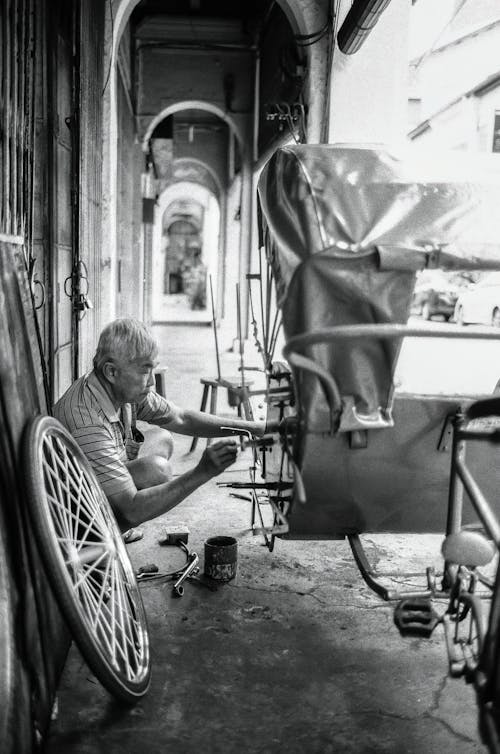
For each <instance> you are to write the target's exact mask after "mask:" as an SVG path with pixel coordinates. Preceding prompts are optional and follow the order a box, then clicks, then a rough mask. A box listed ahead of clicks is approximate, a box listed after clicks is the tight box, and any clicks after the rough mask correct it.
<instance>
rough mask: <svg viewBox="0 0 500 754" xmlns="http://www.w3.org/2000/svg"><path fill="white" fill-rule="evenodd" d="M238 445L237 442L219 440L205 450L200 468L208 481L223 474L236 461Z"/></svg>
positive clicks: (199, 464)
mask: <svg viewBox="0 0 500 754" xmlns="http://www.w3.org/2000/svg"><path fill="white" fill-rule="evenodd" d="M237 455H238V443H237V442H236V441H235V440H218V441H217V442H214V443H212V444H211V445H209V446H208V448H205V450H204V451H203V455H202V457H201V458H200V461H199V463H198V468H199V469H200V470H201V471H202V472H203V473H204V474H206V476H207V478H208V479H211V478H212V477H214V476H218V475H219V474H222V472H223V471H225V469H227V468H228V466H231V464H233V463H234V462H235V461H236V456H237Z"/></svg>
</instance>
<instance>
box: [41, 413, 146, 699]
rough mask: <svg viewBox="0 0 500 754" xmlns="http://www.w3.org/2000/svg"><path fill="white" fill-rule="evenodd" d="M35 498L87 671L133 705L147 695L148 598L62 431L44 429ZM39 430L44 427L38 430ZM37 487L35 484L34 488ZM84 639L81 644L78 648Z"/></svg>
mask: <svg viewBox="0 0 500 754" xmlns="http://www.w3.org/2000/svg"><path fill="white" fill-rule="evenodd" d="M38 424H39V425H44V426H42V428H41V431H38V432H37V434H38V443H37V445H38V452H36V453H34V454H33V458H32V459H31V464H32V466H31V479H32V487H33V486H34V487H35V488H36V490H35V489H32V490H31V492H32V493H35V494H32V495H31V497H32V499H33V497H36V498H38V500H37V502H38V505H36V504H35V505H33V506H32V509H33V511H34V513H35V516H34V519H35V530H36V532H37V534H38V536H39V537H41V544H42V548H41V550H42V554H43V553H45V558H44V559H45V560H46V561H48V566H49V569H48V570H49V574H50V573H51V572H52V574H53V573H54V570H55V571H56V572H57V574H58V578H57V579H56V588H55V591H56V597H58V592H59V596H61V597H62V604H61V607H62V610H63V613H64V614H65V617H66V618H67V620H68V623H69V624H70V627H71V628H72V630H73V634H74V637H75V640H76V641H77V643H78V644H79V646H80V650H81V651H82V654H83V655H84V657H85V659H86V660H87V662H88V664H89V666H90V667H91V669H92V670H93V672H94V673H95V675H96V676H97V677H98V679H99V680H100V681H101V682H102V683H103V685H104V686H106V687H107V688H108V690H109V691H111V692H112V693H114V694H115V695H117V696H118V697H120V698H122V699H126V700H127V701H129V700H131V699H132V698H133V697H134V696H137V697H139V696H142V695H143V694H144V693H145V691H146V690H147V685H148V681H149V672H150V658H149V638H148V631H147V625H146V620H145V614H144V608H143V605H142V599H141V596H140V593H139V590H138V587H137V582H136V579H135V575H134V571H133V568H132V565H131V563H130V560H129V558H128V554H127V552H126V549H125V546H124V543H123V541H122V537H121V533H120V530H119V528H118V526H117V524H116V521H115V519H114V516H113V513H112V511H111V509H110V507H109V503H108V501H107V499H106V497H105V495H104V493H103V492H102V490H101V488H100V486H99V484H98V482H97V480H96V479H95V476H94V474H93V472H92V470H91V468H90V466H88V464H87V461H86V459H85V457H84V456H83V454H81V451H80V449H79V448H78V446H77V445H76V444H75V443H74V441H73V440H72V438H71V437H70V436H69V435H68V433H66V431H65V430H64V428H63V427H62V425H60V426H59V427H58V426H57V425H58V424H59V423H58V422H56V421H55V420H54V419H48V418H47V417H44V418H43V419H42V420H41V421H39V423H38ZM38 429H40V426H39V427H38ZM33 482H34V484H33ZM79 639H80V641H79Z"/></svg>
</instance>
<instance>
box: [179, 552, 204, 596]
mask: <svg viewBox="0 0 500 754" xmlns="http://www.w3.org/2000/svg"><path fill="white" fill-rule="evenodd" d="M199 562H200V559H199V557H198V555H197V554H196V553H195V552H191V553H189V562H188V564H187V566H186V567H185V568H184V569H183V570H182V571H179V574H180V575H179V578H178V579H177V581H176V582H175V583H174V586H173V594H174V596H175V597H182V595H183V594H184V586H183V582H184V581H185V580H186V579H188V578H189V577H190V576H195V575H196V574H197V573H198V572H199V570H200V567H199Z"/></svg>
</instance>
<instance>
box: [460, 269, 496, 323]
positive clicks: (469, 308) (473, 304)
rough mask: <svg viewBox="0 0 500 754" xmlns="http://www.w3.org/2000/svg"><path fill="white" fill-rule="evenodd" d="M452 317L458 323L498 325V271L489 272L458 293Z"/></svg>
mask: <svg viewBox="0 0 500 754" xmlns="http://www.w3.org/2000/svg"><path fill="white" fill-rule="evenodd" d="M454 319H455V322H457V323H458V324H459V325H472V324H474V325H492V326H493V327H500V272H491V273H490V274H489V275H486V276H485V277H484V278H483V279H482V280H480V281H479V283H475V284H474V285H471V286H470V287H469V288H467V290H465V291H463V292H462V293H461V294H460V296H459V297H458V299H457V303H456V304H455V315H454Z"/></svg>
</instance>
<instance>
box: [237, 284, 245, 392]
mask: <svg viewBox="0 0 500 754" xmlns="http://www.w3.org/2000/svg"><path fill="white" fill-rule="evenodd" d="M236 316H237V319H238V340H239V344H240V371H241V387H244V386H245V371H244V363H243V337H242V334H241V309H240V284H239V283H236Z"/></svg>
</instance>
